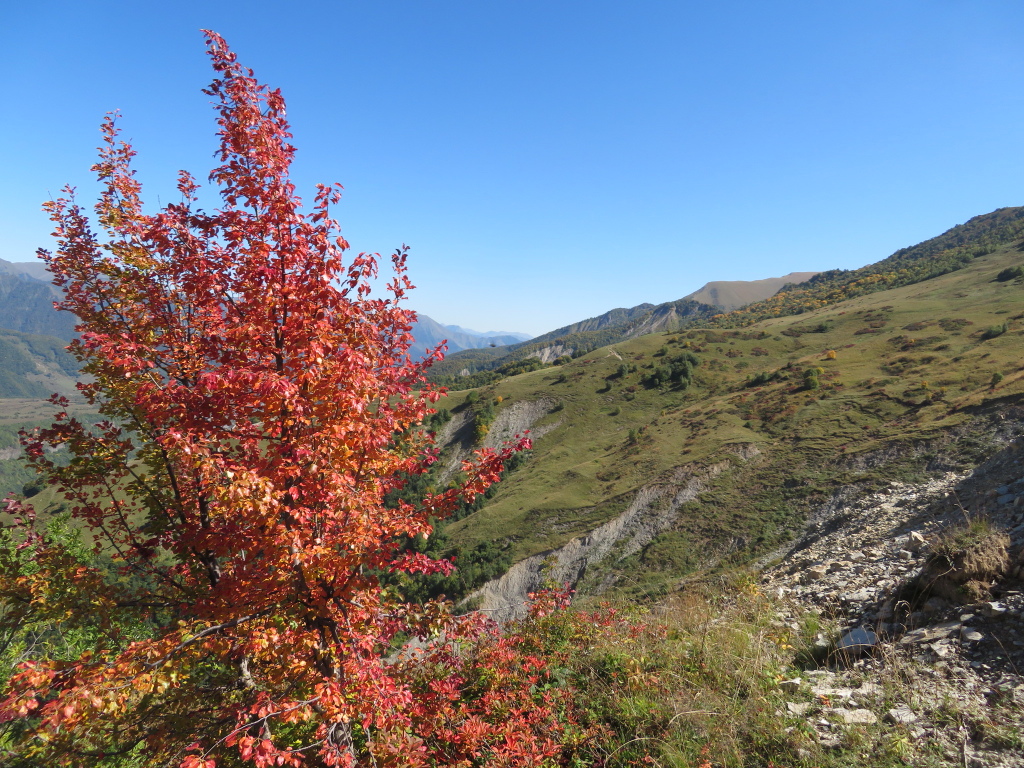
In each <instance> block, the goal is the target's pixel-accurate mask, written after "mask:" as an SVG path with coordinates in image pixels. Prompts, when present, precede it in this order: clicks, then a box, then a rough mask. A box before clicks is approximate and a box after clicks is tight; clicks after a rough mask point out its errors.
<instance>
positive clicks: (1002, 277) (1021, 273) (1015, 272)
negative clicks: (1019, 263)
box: [996, 267, 1024, 283]
mask: <svg viewBox="0 0 1024 768" xmlns="http://www.w3.org/2000/svg"><path fill="white" fill-rule="evenodd" d="M1018 277H1024V267H1007V268H1006V269H1004V270H1003V271H1002V272H1000V273H999V274H998V275H996V280H998V281H999V282H1000V283H1005V282H1007V281H1008V280H1015V279H1017V278H1018Z"/></svg>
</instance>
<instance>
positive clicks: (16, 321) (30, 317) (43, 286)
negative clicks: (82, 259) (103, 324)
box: [0, 259, 75, 341]
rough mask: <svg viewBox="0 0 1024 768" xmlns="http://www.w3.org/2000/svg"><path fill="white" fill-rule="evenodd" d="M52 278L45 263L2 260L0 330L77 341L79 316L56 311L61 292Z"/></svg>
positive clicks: (0, 266) (0, 260)
mask: <svg viewBox="0 0 1024 768" xmlns="http://www.w3.org/2000/svg"><path fill="white" fill-rule="evenodd" d="M48 278H49V273H48V272H47V271H46V267H45V266H44V265H43V263H42V262H10V261H4V260H3V259H0V328H5V329H7V330H11V331H19V332H21V333H36V334H45V335H48V336H56V337H57V338H59V339H63V340H65V341H70V340H71V339H72V338H73V337H74V335H75V329H74V326H75V316H74V315H72V314H71V313H69V312H58V311H56V310H55V309H54V308H53V302H55V301H58V300H59V299H60V292H59V291H58V290H57V289H56V288H54V287H53V286H52V285H51V284H50V282H49V279H48Z"/></svg>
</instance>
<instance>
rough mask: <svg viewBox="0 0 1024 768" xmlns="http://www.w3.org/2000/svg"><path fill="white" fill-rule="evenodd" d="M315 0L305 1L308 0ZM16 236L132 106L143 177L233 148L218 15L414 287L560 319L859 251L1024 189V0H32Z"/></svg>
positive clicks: (8, 218) (202, 165)
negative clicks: (223, 138) (106, 123)
mask: <svg viewBox="0 0 1024 768" xmlns="http://www.w3.org/2000/svg"><path fill="white" fill-rule="evenodd" d="M293 5H294V6H297V7H291V6H293ZM3 20H4V23H3V25H0V57H2V60H0V64H2V70H0V71H2V72H3V76H2V77H3V93H4V96H3V98H4V103H5V109H4V113H5V118H6V119H4V120H3V121H2V122H0V147H3V148H4V149H3V150H2V151H0V152H2V155H0V156H2V161H3V167H4V174H3V178H4V181H5V183H4V184H3V185H2V188H0V258H5V259H7V260H9V261H27V260H29V259H30V258H32V254H33V253H34V250H35V249H36V248H37V247H40V246H48V244H49V243H48V240H49V231H50V225H49V222H47V220H46V218H45V216H44V215H43V214H42V213H41V212H40V211H39V204H40V203H41V202H42V201H43V200H45V199H47V198H48V197H49V196H50V195H51V194H56V193H57V192H58V191H59V190H60V188H61V187H62V186H63V185H64V184H65V183H72V184H75V185H77V186H78V187H79V190H80V193H81V196H82V198H83V199H85V200H90V199H91V197H90V195H91V193H92V191H93V190H94V189H95V187H94V185H93V184H92V182H91V180H90V176H89V173H88V167H89V165H90V164H91V163H92V162H93V159H94V149H95V147H96V146H97V144H98V141H99V133H98V126H99V123H100V120H101V119H102V116H103V114H104V113H105V112H107V111H108V110H113V109H120V110H121V112H122V115H123V118H122V120H121V126H122V127H123V129H124V134H125V136H126V137H128V138H130V139H131V140H132V141H133V142H134V144H135V146H136V149H137V150H138V152H139V158H138V164H137V167H138V169H139V173H140V177H141V179H142V181H143V183H144V184H145V185H146V190H147V192H146V199H147V201H149V202H151V203H156V202H157V201H158V199H163V200H165V201H166V200H170V199H173V194H172V190H173V182H174V178H175V174H176V171H177V170H178V169H179V168H187V169H189V170H191V171H193V172H194V173H196V174H197V175H199V176H203V177H205V173H206V172H207V171H208V170H209V168H210V167H211V165H212V152H213V149H214V146H215V139H214V122H213V120H214V116H213V112H212V110H211V109H210V107H209V105H208V98H207V97H206V96H205V95H203V94H202V93H201V92H200V89H201V88H203V87H204V86H205V85H206V84H207V83H208V82H209V81H210V79H211V71H210V69H209V67H208V65H207V62H206V57H205V55H204V53H203V42H202V36H201V34H200V32H199V29H200V28H202V27H207V28H211V29H214V30H216V31H217V32H219V33H220V34H222V35H224V36H225V38H226V39H227V40H228V42H229V44H230V45H231V46H232V48H233V49H234V50H235V51H236V52H237V53H238V54H239V57H240V59H241V60H242V62H243V63H245V64H247V65H248V66H250V67H252V68H253V69H255V70H256V74H257V76H258V77H260V78H261V79H262V80H263V81H264V82H268V83H270V84H271V85H273V86H275V87H280V88H281V89H282V90H283V92H284V95H285V98H286V99H287V101H288V106H289V117H290V119H291V121H292V125H293V130H294V133H295V139H294V142H295V144H296V146H297V147H298V148H299V155H298V160H297V162H296V166H295V174H294V177H295V181H296V183H297V184H298V187H299V190H300V194H301V193H302V192H306V193H307V196H308V197H311V192H312V185H313V184H314V183H315V182H317V181H323V182H334V181H338V182H341V183H342V184H343V185H344V186H345V200H344V202H343V204H342V207H341V209H340V210H339V218H340V219H341V223H342V227H343V231H344V233H345V235H346V237H347V238H348V240H349V241H350V243H352V245H353V247H354V248H355V249H356V250H357V251H359V250H362V251H379V252H381V253H383V254H385V255H386V254H387V253H388V252H390V251H391V250H393V249H394V248H395V247H397V246H399V245H401V244H402V243H403V242H404V243H408V244H409V245H410V246H412V249H413V250H412V257H411V265H410V272H411V277H412V280H413V282H414V283H416V284H417V286H418V289H417V291H415V292H414V293H413V296H412V301H411V305H412V306H413V307H415V308H416V309H419V310H420V311H422V312H424V313H426V314H428V315H430V316H431V317H433V318H434V319H436V320H438V321H440V322H444V323H456V324H459V325H463V326H467V327H471V328H476V329H478V330H510V331H525V332H529V333H542V332H544V331H547V330H551V329H553V328H555V327H557V326H559V325H563V324H565V323H569V322H572V321H575V320H580V319H583V318H585V317H590V316H593V315H596V314H599V313H601V312H604V311H606V310H608V309H611V308H613V307H616V306H632V305H635V304H638V303H641V302H644V301H649V302H661V301H668V300H672V299H677V298H680V297H681V296H684V295H685V294H687V293H690V292H691V291H693V290H695V289H697V288H699V287H700V286H701V285H702V284H703V283H705V282H707V281H709V280H736V279H758V278H763V277H770V276H775V275H782V274H785V273H788V272H791V271H794V270H815V269H829V268H834V267H845V268H853V267H858V266H861V265H863V264H866V263H869V262H872V261H876V260H878V259H880V258H883V257H885V256H887V255H888V254H889V253H891V252H892V251H894V250H896V249H898V248H900V247H903V246H906V245H912V244H914V243H916V242H919V241H921V240H923V239H926V238H928V237H932V236H934V235H937V234H939V233H940V232H942V231H944V230H945V229H948V228H949V227H951V226H953V225H955V224H958V223H960V222H962V221H965V220H966V219H968V218H970V217H971V216H973V215H976V214H979V213H985V212H988V211H990V210H993V209H995V208H999V207H1002V206H1008V205H1021V204H1024V181H1022V179H1024V159H1022V153H1021V149H1020V148H1021V144H1022V142H1021V132H1022V126H1024V88H1022V87H1021V83H1024V35H1022V34H1021V31H1022V30H1024V4H1022V3H1020V2H1019V1H1017V0H1005V1H1002V2H996V1H995V0H993V1H991V2H988V1H986V0H973V1H970V2H969V1H968V0H901V2H892V1H891V0H886V1H885V2H876V1H875V0H865V1H862V2H857V3H853V2H832V3H823V2H821V1H820V0H813V1H801V0H794V1H793V2H776V3H766V2H763V0H749V1H744V2H739V1H737V0H720V2H716V3H695V2H684V1H683V0H676V1H675V2H646V1H644V0H636V1H635V2H629V3H626V2H622V1H621V0H619V2H604V1H603V0H571V1H568V0H567V1H565V2H559V1H558V0H547V1H546V2H534V1H533V0H516V1H515V2H511V1H505V0H476V1H475V2H454V1H453V2H446V1H445V0H380V1H379V2H366V1H365V0H362V1H361V2H353V1H351V0H333V2H319V1H316V2H314V1H310V2H305V3H299V4H285V3H276V2H273V3H272V2H259V1H257V2H248V3H237V2H236V3H227V2H222V1H221V0H206V2H189V1H187V0H185V1H181V2H175V3H141V2H137V0H136V2H131V3H128V2H92V1H90V0H77V1H76V2H66V1H65V0H58V1H57V2H50V3H47V4H45V5H38V4H37V5H35V6H32V7H30V6H29V5H28V4H17V5H14V4H12V5H11V6H9V7H7V8H6V9H5V11H4V14H3Z"/></svg>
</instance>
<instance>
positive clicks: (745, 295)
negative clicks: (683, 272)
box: [683, 272, 818, 312]
mask: <svg viewBox="0 0 1024 768" xmlns="http://www.w3.org/2000/svg"><path fill="white" fill-rule="evenodd" d="M816 274H818V273H817V272H790V273H789V274H788V275H783V276H782V277H767V278H765V279H763V280H713V281H711V282H710V283H706V284H705V285H704V287H703V288H699V289H698V290H696V291H694V292H693V293H691V294H690V295H688V296H684V297H683V298H685V299H692V300H694V301H699V302H700V303H701V304H709V305H711V306H712V307H717V308H718V309H721V310H723V311H725V312H731V311H732V310H734V309H739V308H740V307H742V306H745V305H747V304H750V303H752V302H755V301H762V300H763V299H767V298H769V297H771V296H774V295H775V294H776V293H778V292H779V290H780V289H781V288H782V286H784V285H789V284H797V283H803V282H806V281H808V280H810V279H811V278H812V277H814V276H815V275H816Z"/></svg>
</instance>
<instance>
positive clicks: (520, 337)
mask: <svg viewBox="0 0 1024 768" xmlns="http://www.w3.org/2000/svg"><path fill="white" fill-rule="evenodd" d="M444 327H445V328H447V329H448V330H450V331H455V332H456V333H466V334H469V335H470V336H481V337H483V338H485V339H495V338H499V337H500V338H510V339H515V340H516V341H528V340H529V339H532V338H533V337H532V336H531V335H530V334H528V333H516V332H515V331H474V330H472V329H471V328H463V327H462V326H461V325H445V326H444ZM501 343H502V344H513V343H515V342H511V341H503V342H501Z"/></svg>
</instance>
